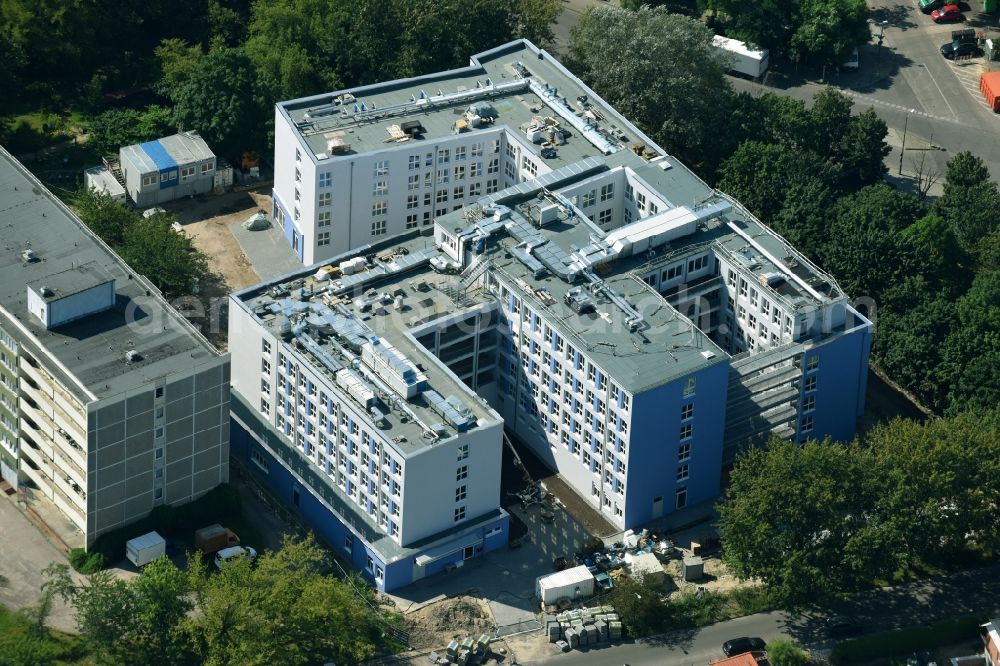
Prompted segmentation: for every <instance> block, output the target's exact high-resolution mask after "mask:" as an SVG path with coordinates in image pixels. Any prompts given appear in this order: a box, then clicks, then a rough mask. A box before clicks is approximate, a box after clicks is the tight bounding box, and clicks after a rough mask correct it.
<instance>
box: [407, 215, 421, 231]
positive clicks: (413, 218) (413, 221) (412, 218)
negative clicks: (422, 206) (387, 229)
mask: <svg viewBox="0 0 1000 666" xmlns="http://www.w3.org/2000/svg"><path fill="white" fill-rule="evenodd" d="M419 219H420V218H419V217H418V216H417V214H416V213H410V214H409V215H407V216H406V228H407V229H414V228H416V227H417V226H418V220H419Z"/></svg>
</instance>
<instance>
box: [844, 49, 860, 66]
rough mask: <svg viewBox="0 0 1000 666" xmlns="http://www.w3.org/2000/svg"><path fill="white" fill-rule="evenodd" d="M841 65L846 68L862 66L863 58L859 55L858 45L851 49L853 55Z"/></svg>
mask: <svg viewBox="0 0 1000 666" xmlns="http://www.w3.org/2000/svg"><path fill="white" fill-rule="evenodd" d="M840 66H841V67H843V68H844V69H857V68H858V67H860V66H861V58H860V57H859V55H858V47H856V46H855V47H854V50H853V51H851V55H850V56H848V58H847V60H845V61H844V62H843V63H842V64H841V65H840Z"/></svg>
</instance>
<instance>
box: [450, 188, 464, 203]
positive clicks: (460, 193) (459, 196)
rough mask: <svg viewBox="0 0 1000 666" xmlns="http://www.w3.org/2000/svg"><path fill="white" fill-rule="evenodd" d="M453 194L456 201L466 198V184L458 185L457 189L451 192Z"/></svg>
mask: <svg viewBox="0 0 1000 666" xmlns="http://www.w3.org/2000/svg"><path fill="white" fill-rule="evenodd" d="M451 196H452V198H453V199H454V200H455V201H459V200H461V199H464V198H465V185H459V186H458V187H456V188H455V190H454V191H453V192H452V193H451Z"/></svg>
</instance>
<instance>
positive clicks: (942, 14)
mask: <svg viewBox="0 0 1000 666" xmlns="http://www.w3.org/2000/svg"><path fill="white" fill-rule="evenodd" d="M931 20H932V21H934V22H935V23H955V22H958V21H964V20H965V15H964V14H963V13H962V10H961V9H959V8H958V5H945V6H944V7H942V8H941V9H935V10H934V11H932V12H931Z"/></svg>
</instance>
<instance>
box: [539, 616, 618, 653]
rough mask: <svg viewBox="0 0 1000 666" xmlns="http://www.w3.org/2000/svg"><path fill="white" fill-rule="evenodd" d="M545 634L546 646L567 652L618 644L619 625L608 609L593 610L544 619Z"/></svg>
mask: <svg viewBox="0 0 1000 666" xmlns="http://www.w3.org/2000/svg"><path fill="white" fill-rule="evenodd" d="M545 631H546V633H547V635H548V637H549V642H550V643H555V644H556V645H558V646H559V648H560V649H561V650H562V651H563V652H567V651H569V650H573V649H578V648H585V647H588V646H595V645H598V644H600V643H607V642H609V641H617V640H621V638H622V623H621V620H620V619H619V618H618V614H617V613H615V609H614V608H612V607H611V606H595V607H593V608H580V609H576V610H570V611H566V612H564V613H560V614H559V615H556V616H547V618H546V621H545Z"/></svg>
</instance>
